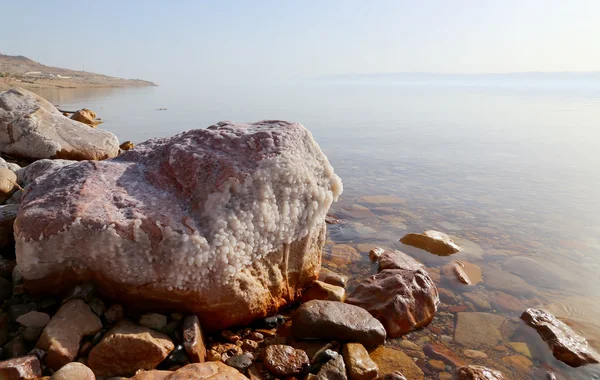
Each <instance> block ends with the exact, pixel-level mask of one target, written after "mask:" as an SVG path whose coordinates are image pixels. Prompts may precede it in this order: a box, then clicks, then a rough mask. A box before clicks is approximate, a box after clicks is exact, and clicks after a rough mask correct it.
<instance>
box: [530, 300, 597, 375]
mask: <svg viewBox="0 0 600 380" xmlns="http://www.w3.org/2000/svg"><path fill="white" fill-rule="evenodd" d="M521 319H522V320H524V321H525V322H526V323H527V324H528V325H529V326H531V327H533V328H534V329H536V330H537V332H538V333H539V334H540V336H541V337H542V339H543V340H545V341H546V343H548V346H550V349H551V350H552V353H553V354H554V357H555V358H557V359H558V360H560V361H562V362H564V363H567V364H568V365H570V366H571V367H579V366H582V365H584V364H589V363H599V362H600V355H599V354H598V353H597V352H596V351H595V350H594V349H593V348H591V347H590V346H589V345H588V342H587V340H586V339H585V338H584V337H582V336H580V335H578V334H577V333H576V332H575V331H573V329H571V328H570V327H569V326H567V325H566V324H565V323H564V322H562V321H559V320H558V319H556V317H555V316H554V315H552V314H550V313H548V312H547V311H545V310H541V309H527V310H525V311H524V312H523V314H522V315H521Z"/></svg>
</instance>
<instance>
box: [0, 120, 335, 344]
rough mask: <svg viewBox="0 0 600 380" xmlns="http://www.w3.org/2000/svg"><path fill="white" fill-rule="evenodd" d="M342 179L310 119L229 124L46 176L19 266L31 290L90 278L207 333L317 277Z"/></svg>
mask: <svg viewBox="0 0 600 380" xmlns="http://www.w3.org/2000/svg"><path fill="white" fill-rule="evenodd" d="M61 117H62V116H61ZM87 129H91V128H87ZM91 130H92V131H96V130H94V129H91ZM0 132H1V130H0ZM284 178H285V179H284ZM341 190H342V185H341V181H340V179H339V177H337V176H336V175H335V174H334V172H333V169H332V167H331V165H330V164H329V162H328V160H327V157H326V156H325V155H324V154H323V152H322V151H321V150H320V148H319V146H318V145H317V143H316V142H315V141H314V139H313V137H312V135H311V133H310V132H309V131H308V130H307V129H306V128H304V127H303V126H302V125H300V124H297V123H289V122H284V121H263V122H258V123H253V124H239V123H232V122H222V123H218V124H217V125H213V126H210V127H208V128H206V129H196V130H191V131H187V132H183V133H181V134H178V135H176V136H173V137H169V138H161V139H154V140H149V141H146V142H144V143H141V144H138V145H137V146H136V147H135V149H132V150H130V151H127V152H125V153H123V154H120V155H119V156H118V157H116V158H113V159H111V160H109V161H99V162H96V161H82V162H77V163H74V164H71V165H68V166H65V167H63V168H61V169H60V170H57V171H55V172H53V173H51V174H49V175H48V176H44V177H43V178H42V179H39V180H38V182H36V186H32V187H30V188H28V190H27V192H25V194H24V196H23V200H22V202H21V207H20V209H19V214H18V217H17V220H16V221H15V236H16V241H17V243H16V247H17V248H16V250H17V257H20V261H19V267H20V269H21V272H22V274H23V276H24V278H25V283H26V285H27V288H28V289H29V290H30V292H31V293H32V294H34V293H35V294H43V293H54V292H60V291H61V290H62V288H65V287H69V286H71V285H72V284H73V283H78V282H81V281H88V282H93V283H94V284H95V285H96V287H97V290H98V292H99V294H107V295H110V296H111V297H112V298H114V299H115V300H116V301H119V302H122V303H123V304H126V305H128V306H131V307H132V308H133V307H135V308H152V309H154V310H159V309H169V310H173V311H175V309H177V311H180V312H186V313H189V314H196V315H198V318H199V319H200V322H201V325H202V328H203V329H204V330H205V332H206V331H216V330H222V329H224V328H227V327H229V326H237V325H245V324H248V323H250V322H252V321H254V320H256V319H259V318H264V317H266V316H268V315H272V314H274V313H275V312H276V311H277V310H279V309H280V308H282V307H284V306H286V305H290V304H292V303H294V302H296V301H299V300H300V297H301V294H302V291H303V290H304V289H306V288H307V287H308V286H309V285H310V284H311V283H312V282H313V281H314V280H316V278H317V276H318V273H319V268H320V265H321V255H322V248H323V245H324V243H325V239H326V227H325V222H324V217H325V215H326V213H327V211H328V209H329V206H330V205H331V203H332V202H333V201H334V199H336V198H337V196H338V195H339V193H341ZM265 191H266V192H268V193H269V194H271V195H269V196H267V197H265V196H264V194H265ZM65 204H69V205H70V206H69V207H68V210H67V211H65V208H64V205H65ZM288 211H289V212H288ZM296 214H297V215H296ZM124 215H125V217H124ZM260 220H267V222H264V223H263V222H260ZM223 223H225V225H223ZM42 234H43V238H42V239H40V236H42ZM34 236H35V239H34V238H33V237H34ZM290 239H291V240H290ZM75 242H77V244H75ZM21 252H27V254H26V255H25V254H20V253H21ZM115 260H117V261H118V264H116V263H115Z"/></svg>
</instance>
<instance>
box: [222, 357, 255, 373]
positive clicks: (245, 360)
mask: <svg viewBox="0 0 600 380" xmlns="http://www.w3.org/2000/svg"><path fill="white" fill-rule="evenodd" d="M225 364H227V365H228V366H230V367H233V368H235V369H237V370H238V371H240V372H241V373H246V372H247V371H248V368H250V366H251V365H252V357H251V356H249V355H246V354H242V355H236V356H232V357H230V358H229V359H227V360H225Z"/></svg>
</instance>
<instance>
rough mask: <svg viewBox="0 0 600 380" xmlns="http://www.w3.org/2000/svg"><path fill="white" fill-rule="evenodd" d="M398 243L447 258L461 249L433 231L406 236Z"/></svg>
mask: <svg viewBox="0 0 600 380" xmlns="http://www.w3.org/2000/svg"><path fill="white" fill-rule="evenodd" d="M400 242H401V243H402V244H406V245H411V246H413V247H417V248H420V249H423V250H425V251H427V252H430V253H433V254H434V255H439V256H448V255H451V254H453V253H456V252H459V251H461V248H460V247H459V246H458V245H457V244H456V243H454V241H452V239H451V238H450V236H448V235H446V234H445V233H443V232H439V231H434V230H427V231H425V232H423V233H422V234H415V233H411V234H406V235H404V237H402V239H400Z"/></svg>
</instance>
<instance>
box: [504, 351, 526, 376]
mask: <svg viewBox="0 0 600 380" xmlns="http://www.w3.org/2000/svg"><path fill="white" fill-rule="evenodd" d="M502 361H503V362H504V363H506V365H508V366H509V367H512V368H516V369H517V370H518V371H519V372H521V373H522V374H525V375H529V374H530V372H531V366H533V363H532V362H531V360H529V359H527V358H526V357H525V356H522V355H511V356H505V357H503V358H502Z"/></svg>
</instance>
